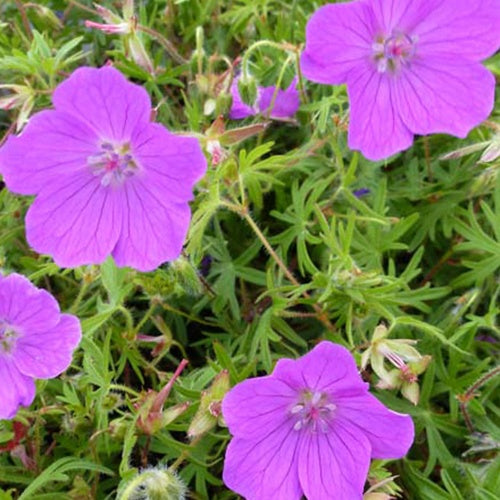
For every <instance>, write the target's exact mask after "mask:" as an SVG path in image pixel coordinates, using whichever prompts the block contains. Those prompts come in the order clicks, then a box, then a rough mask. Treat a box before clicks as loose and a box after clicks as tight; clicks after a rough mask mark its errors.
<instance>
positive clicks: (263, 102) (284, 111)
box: [229, 78, 300, 120]
mask: <svg viewBox="0 0 500 500" xmlns="http://www.w3.org/2000/svg"><path fill="white" fill-rule="evenodd" d="M275 91H276V86H274V85H272V86H270V87H258V89H257V100H256V102H255V104H254V105H253V106H249V105H248V104H245V103H244V102H243V101H242V100H241V97H240V93H239V92H238V78H235V79H234V80H233V83H232V85H231V95H232V97H233V104H232V106H231V110H230V111H229V118H231V119H232V120H241V119H243V118H247V117H248V116H254V115H256V114H257V113H261V114H263V115H266V114H267V113H268V112H269V108H270V106H271V102H272V99H273V95H274V93H275ZM299 106H300V99H299V92H298V90H297V78H294V79H293V80H292V82H291V83H290V85H289V87H288V88H287V89H286V90H281V89H279V90H278V93H277V94H276V99H275V101H274V106H273V107H272V109H271V112H270V115H269V117H270V118H277V119H283V118H292V117H293V115H294V114H295V113H296V112H297V110H298V109H299Z"/></svg>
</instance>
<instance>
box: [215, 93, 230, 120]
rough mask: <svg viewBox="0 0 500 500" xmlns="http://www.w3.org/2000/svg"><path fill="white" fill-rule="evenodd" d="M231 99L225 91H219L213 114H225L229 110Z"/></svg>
mask: <svg viewBox="0 0 500 500" xmlns="http://www.w3.org/2000/svg"><path fill="white" fill-rule="evenodd" d="M232 101H233V97H232V96H231V94H229V93H228V92H225V91H224V90H223V91H222V92H219V95H218V96H217V99H216V100H215V114H216V116H219V115H226V114H227V113H228V112H229V110H230V109H231V103H232Z"/></svg>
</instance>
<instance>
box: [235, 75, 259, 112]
mask: <svg viewBox="0 0 500 500" xmlns="http://www.w3.org/2000/svg"><path fill="white" fill-rule="evenodd" d="M238 92H239V94H240V97H241V100H242V101H243V102H244V103H245V104H247V105H248V106H254V105H255V101H256V100H257V81H256V80H255V78H254V77H253V76H246V77H243V76H242V77H241V78H240V79H239V80H238Z"/></svg>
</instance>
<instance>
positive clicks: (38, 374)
mask: <svg viewBox="0 0 500 500" xmlns="http://www.w3.org/2000/svg"><path fill="white" fill-rule="evenodd" d="M81 336H82V334H81V328H80V322H79V321H78V318H77V317H76V316H72V315H69V314H62V315H61V316H60V321H59V323H58V324H57V325H56V326H54V327H53V328H50V329H47V328H46V329H44V330H42V331H40V330H38V331H37V330H29V331H26V332H25V333H24V335H22V336H21V337H20V338H19V339H18V341H17V343H16V349H15V352H14V355H13V359H14V363H15V365H16V366H17V368H18V370H19V371H20V372H21V373H22V374H24V375H27V376H29V377H35V378H51V377H56V376H57V375H59V374H60V373H62V372H63V371H65V370H66V369H67V368H68V366H69V365H70V363H71V359H72V357H73V350H74V349H75V348H76V346H77V345H78V343H79V342H80V339H81Z"/></svg>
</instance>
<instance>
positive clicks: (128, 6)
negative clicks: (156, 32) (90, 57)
mask: <svg viewBox="0 0 500 500" xmlns="http://www.w3.org/2000/svg"><path fill="white" fill-rule="evenodd" d="M95 8H96V11H97V13H98V14H99V15H100V16H101V17H102V18H103V20H104V21H105V23H96V22H94V21H89V20H87V21H85V26H86V27H87V28H92V29H96V30H99V31H102V32H103V33H106V34H108V35H122V36H123V45H124V48H125V54H126V55H129V56H130V57H131V58H132V59H133V61H134V62H135V63H137V64H138V65H139V66H141V67H143V68H144V69H145V70H146V71H147V72H148V73H151V74H152V73H154V66H153V63H152V61H151V58H150V57H149V55H148V52H147V50H146V49H145V47H144V44H143V43H142V40H141V39H140V38H139V35H138V30H137V17H136V16H135V15H134V1H133V0H126V1H124V2H123V4H122V15H121V16H119V15H118V14H115V13H114V12H112V11H111V10H109V9H107V8H106V7H103V6H102V5H98V4H95Z"/></svg>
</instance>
